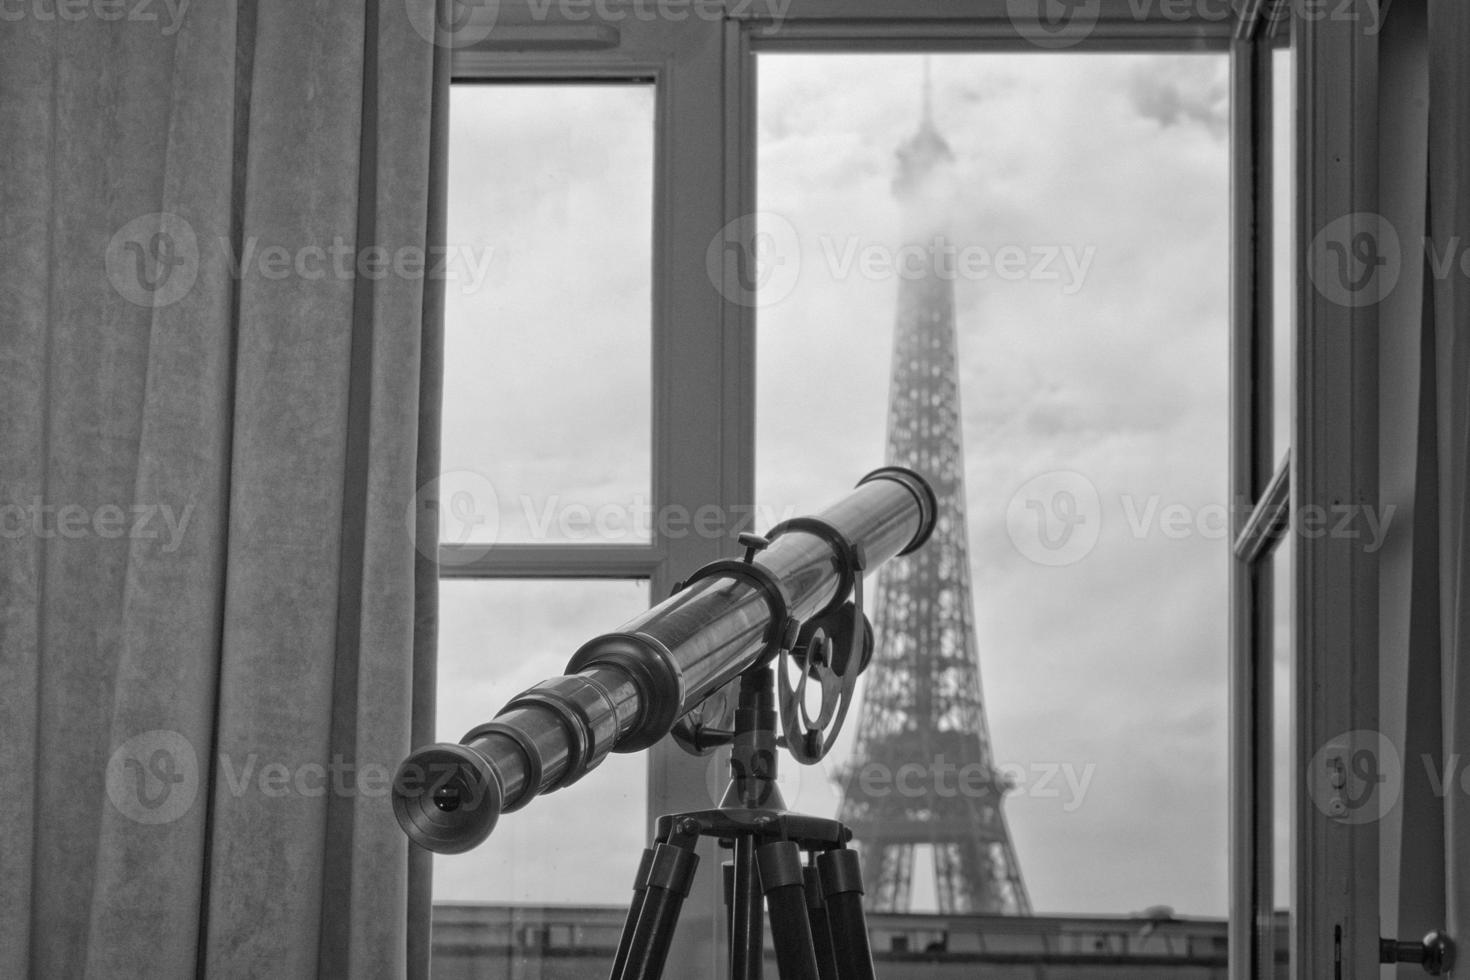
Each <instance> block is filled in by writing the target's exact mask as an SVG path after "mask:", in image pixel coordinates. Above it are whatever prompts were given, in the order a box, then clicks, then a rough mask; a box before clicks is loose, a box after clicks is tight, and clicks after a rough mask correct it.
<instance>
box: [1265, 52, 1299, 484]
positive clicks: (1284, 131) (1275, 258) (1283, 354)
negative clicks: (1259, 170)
mask: <svg viewBox="0 0 1470 980" xmlns="http://www.w3.org/2000/svg"><path fill="white" fill-rule="evenodd" d="M1294 87H1295V79H1294V77H1293V68H1292V53H1291V49H1290V48H1281V49H1279V50H1277V51H1274V52H1272V56H1271V95H1272V107H1271V127H1272V130H1273V131H1274V135H1273V140H1272V142H1273V147H1272V156H1271V169H1272V174H1271V191H1272V202H1271V203H1272V211H1273V213H1274V214H1273V225H1274V227H1273V229H1272V233H1271V238H1272V242H1271V249H1272V253H1271V263H1272V266H1273V267H1274V269H1275V275H1274V276H1273V277H1272V279H1273V282H1272V287H1271V288H1272V290H1273V293H1272V305H1273V306H1274V307H1275V314H1276V315H1275V317H1274V322H1273V324H1272V340H1273V344H1272V352H1271V356H1272V359H1273V365H1272V375H1273V377H1272V385H1271V387H1272V396H1271V397H1272V403H1271V409H1272V412H1273V414H1274V425H1273V432H1272V439H1273V445H1274V446H1275V452H1274V453H1273V454H1272V457H1273V458H1274V459H1278V460H1279V459H1280V458H1281V457H1282V456H1284V455H1286V452H1287V450H1289V449H1290V448H1291V335H1292V329H1291V325H1292V321H1293V319H1294V317H1295V311H1296V305H1295V304H1296V253H1295V246H1296V229H1295V228H1294V227H1293V225H1292V198H1293V194H1292V187H1293V186H1294V184H1295V182H1296V163H1295V150H1296V145H1295V140H1296V112H1295V110H1296V102H1295V100H1294V99H1293V98H1292V92H1293V89H1294Z"/></svg>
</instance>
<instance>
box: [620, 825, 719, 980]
mask: <svg viewBox="0 0 1470 980" xmlns="http://www.w3.org/2000/svg"><path fill="white" fill-rule="evenodd" d="M698 865H699V855H698V854H695V853H694V845H693V843H690V844H689V845H688V846H685V847H681V846H679V845H677V844H655V845H654V847H653V857H652V859H651V860H650V861H649V867H648V885H647V887H646V888H645V889H644V891H643V904H642V908H641V909H640V910H639V912H638V924H637V926H635V927H634V929H633V935H632V937H631V939H629V941H628V943H627V946H628V951H627V959H626V961H625V962H624V963H623V971H622V973H620V974H614V975H613V977H612V980H658V978H659V977H661V976H663V972H664V960H666V959H667V958H668V955H669V944H670V943H671V942H673V939H674V927H675V926H676V925H677V924H678V922H679V910H680V909H681V908H682V907H683V905H684V899H685V898H687V897H689V886H690V885H691V884H692V883H693V882H694V869H695V868H696V867H697V866H698ZM621 945H622V944H621V943H620V944H619V946H620V947H621Z"/></svg>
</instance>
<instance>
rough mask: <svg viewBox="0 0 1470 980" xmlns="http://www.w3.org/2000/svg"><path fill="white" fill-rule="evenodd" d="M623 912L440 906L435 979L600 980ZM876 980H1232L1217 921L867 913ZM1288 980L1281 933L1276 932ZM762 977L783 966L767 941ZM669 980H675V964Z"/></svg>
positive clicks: (1281, 924)
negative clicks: (950, 979)
mask: <svg viewBox="0 0 1470 980" xmlns="http://www.w3.org/2000/svg"><path fill="white" fill-rule="evenodd" d="M626 914H627V910H626V909H624V908H621V907H619V906H608V905H598V906H569V905H563V906H555V905H550V906H546V905H435V906H434V929H433V937H434V938H433V942H434V966H433V978H434V980H471V978H473V980H589V978H597V977H605V976H606V975H607V971H608V967H609V966H610V965H611V964H612V957H613V951H614V950H615V949H616V948H617V944H618V936H619V935H620V934H621V932H622V928H623V919H624V917H625V916H626ZM868 927H869V932H870V934H871V935H872V939H873V951H874V959H875V960H876V961H877V972H878V977H879V980H946V978H951V977H953V978H956V980H957V978H960V977H965V978H974V977H978V976H983V977H984V978H985V980H1042V978H1044V980H1135V978H1137V980H1149V978H1158V980H1225V978H1226V977H1227V976H1228V971H1227V970H1226V960H1225V954H1226V924H1225V921H1224V920H1222V919H1175V918H1167V919H1159V918H1154V919H1150V918H1141V917H1140V918H1132V917H1124V916H1117V917H1110V916H1063V915H1031V916H1024V917H1022V916H1012V915H923V914H914V913H906V914H885V913H870V914H869V916H868ZM1276 933H1277V936H1278V937H1279V938H1278V941H1277V956H1276V963H1277V969H1276V976H1277V977H1278V978H1281V980H1285V978H1286V977H1287V975H1288V974H1287V970H1286V929H1285V917H1284V915H1282V916H1281V917H1280V918H1279V921H1278V928H1277V930H1276ZM767 957H768V962H769V968H768V970H767V975H768V976H770V977H773V978H774V977H775V976H776V975H777V974H776V961H775V958H774V956H773V955H772V954H771V953H770V946H769V936H768V937H767ZM665 976H666V977H667V978H668V980H680V977H679V976H678V974H677V972H676V968H675V967H674V966H672V965H671V966H670V967H669V969H668V970H667V971H666V973H665Z"/></svg>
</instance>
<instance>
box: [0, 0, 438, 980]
mask: <svg viewBox="0 0 1470 980" xmlns="http://www.w3.org/2000/svg"><path fill="white" fill-rule="evenodd" d="M433 17H434V10H433V0H391V2H387V3H379V2H374V0H366V2H365V3H344V2H341V0H314V2H309V0H259V2H251V0H238V2H230V0H210V2H209V3H208V4H205V3H195V4H189V3H187V2H172V3H165V2H162V0H160V2H157V3H152V4H138V3H130V2H125V3H120V4H119V3H96V4H83V5H75V4H24V5H21V4H9V5H6V7H5V10H4V11H3V19H4V21H5V22H4V23H0V255H3V256H4V261H3V262H0V773H3V775H4V779H5V784H4V785H5V791H4V792H3V793H0V833H3V835H4V838H3V840H4V843H3V845H0V976H5V977H24V976H36V977H74V976H95V977H131V976H146V977H163V978H167V977H182V976H193V975H208V976H220V977H235V976H281V977H302V976H310V975H313V974H319V975H323V976H332V977H347V976H351V977H368V976H405V975H411V976H423V975H425V974H426V971H427V959H428V953H427V915H428V906H427V896H428V886H427V863H426V862H425V861H424V860H423V858H422V856H421V855H420V856H411V855H410V854H409V849H408V846H407V844H406V840H405V838H404V835H403V834H402V833H401V832H400V831H399V830H398V827H397V825H396V823H395V821H394V819H393V816H392V809H391V802H390V799H389V795H388V782H389V779H390V774H391V773H392V771H393V768H394V766H395V765H396V764H397V763H398V761H400V760H401V759H402V758H403V756H404V755H405V754H406V753H407V751H408V750H409V748H410V746H411V745H412V744H414V743H417V742H423V741H427V740H429V737H430V735H431V731H430V729H431V727H432V717H431V715H432V703H431V701H430V700H429V698H430V697H431V692H432V689H433V684H432V680H433V673H432V670H433V668H432V660H431V656H432V651H433V641H434V616H435V608H434V597H435V594H436V592H435V589H436V578H435V561H434V552H435V545H434V539H433V535H434V527H435V521H434V520H433V515H434V513H435V511H434V501H433V500H432V499H429V498H428V497H427V496H426V495H424V494H418V493H416V491H417V490H418V488H420V487H428V486H432V476H433V474H434V473H435V472H436V470H437V458H436V454H437V441H438V436H437V421H436V415H437V410H438V396H439V390H438V384H439V382H438V377H439V373H440V365H441V351H440V343H441V327H440V321H441V318H442V307H441V300H440V293H441V289H440V288H439V287H440V286H442V284H441V283H439V282H438V281H437V279H436V271H435V269H434V266H435V264H436V263H435V261H434V252H432V251H428V250H429V247H430V246H431V245H433V244H434V243H435V242H436V241H437V240H438V239H440V238H442V234H443V231H442V218H443V215H442V204H441V202H440V200H439V194H440V191H441V189H442V172H441V168H442V163H443V152H442V144H443V134H444V118H445V116H444V113H445V110H446V104H447V99H446V96H447V83H448V66H447V56H446V54H447V53H446V51H445V50H444V48H443V47H440V46H436V45H435V44H433V43H431V41H430V40H429V39H430V38H432V31H431V30H426V29H425V25H426V24H427V25H429V26H430V27H432V24H433V23H434V21H433ZM425 259H427V261H425ZM411 924H412V925H411Z"/></svg>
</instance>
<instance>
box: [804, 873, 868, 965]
mask: <svg viewBox="0 0 1470 980" xmlns="http://www.w3.org/2000/svg"><path fill="white" fill-rule="evenodd" d="M817 868H818V870H819V871H820V872H821V875H822V892H823V893H824V894H825V895H826V896H827V921H828V922H829V923H830V924H831V927H832V945H833V946H834V947H835V949H836V952H837V976H838V977H840V978H841V980H874V977H873V952H872V950H871V948H869V945H868V922H867V918H866V917H865V916H864V915H863V876H862V870H861V869H860V868H859V866H858V856H857V852H856V851H851V850H848V849H847V848H845V847H844V848H838V849H837V850H834V851H828V852H826V853H825V854H823V855H821V856H820V857H818V858H817Z"/></svg>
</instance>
